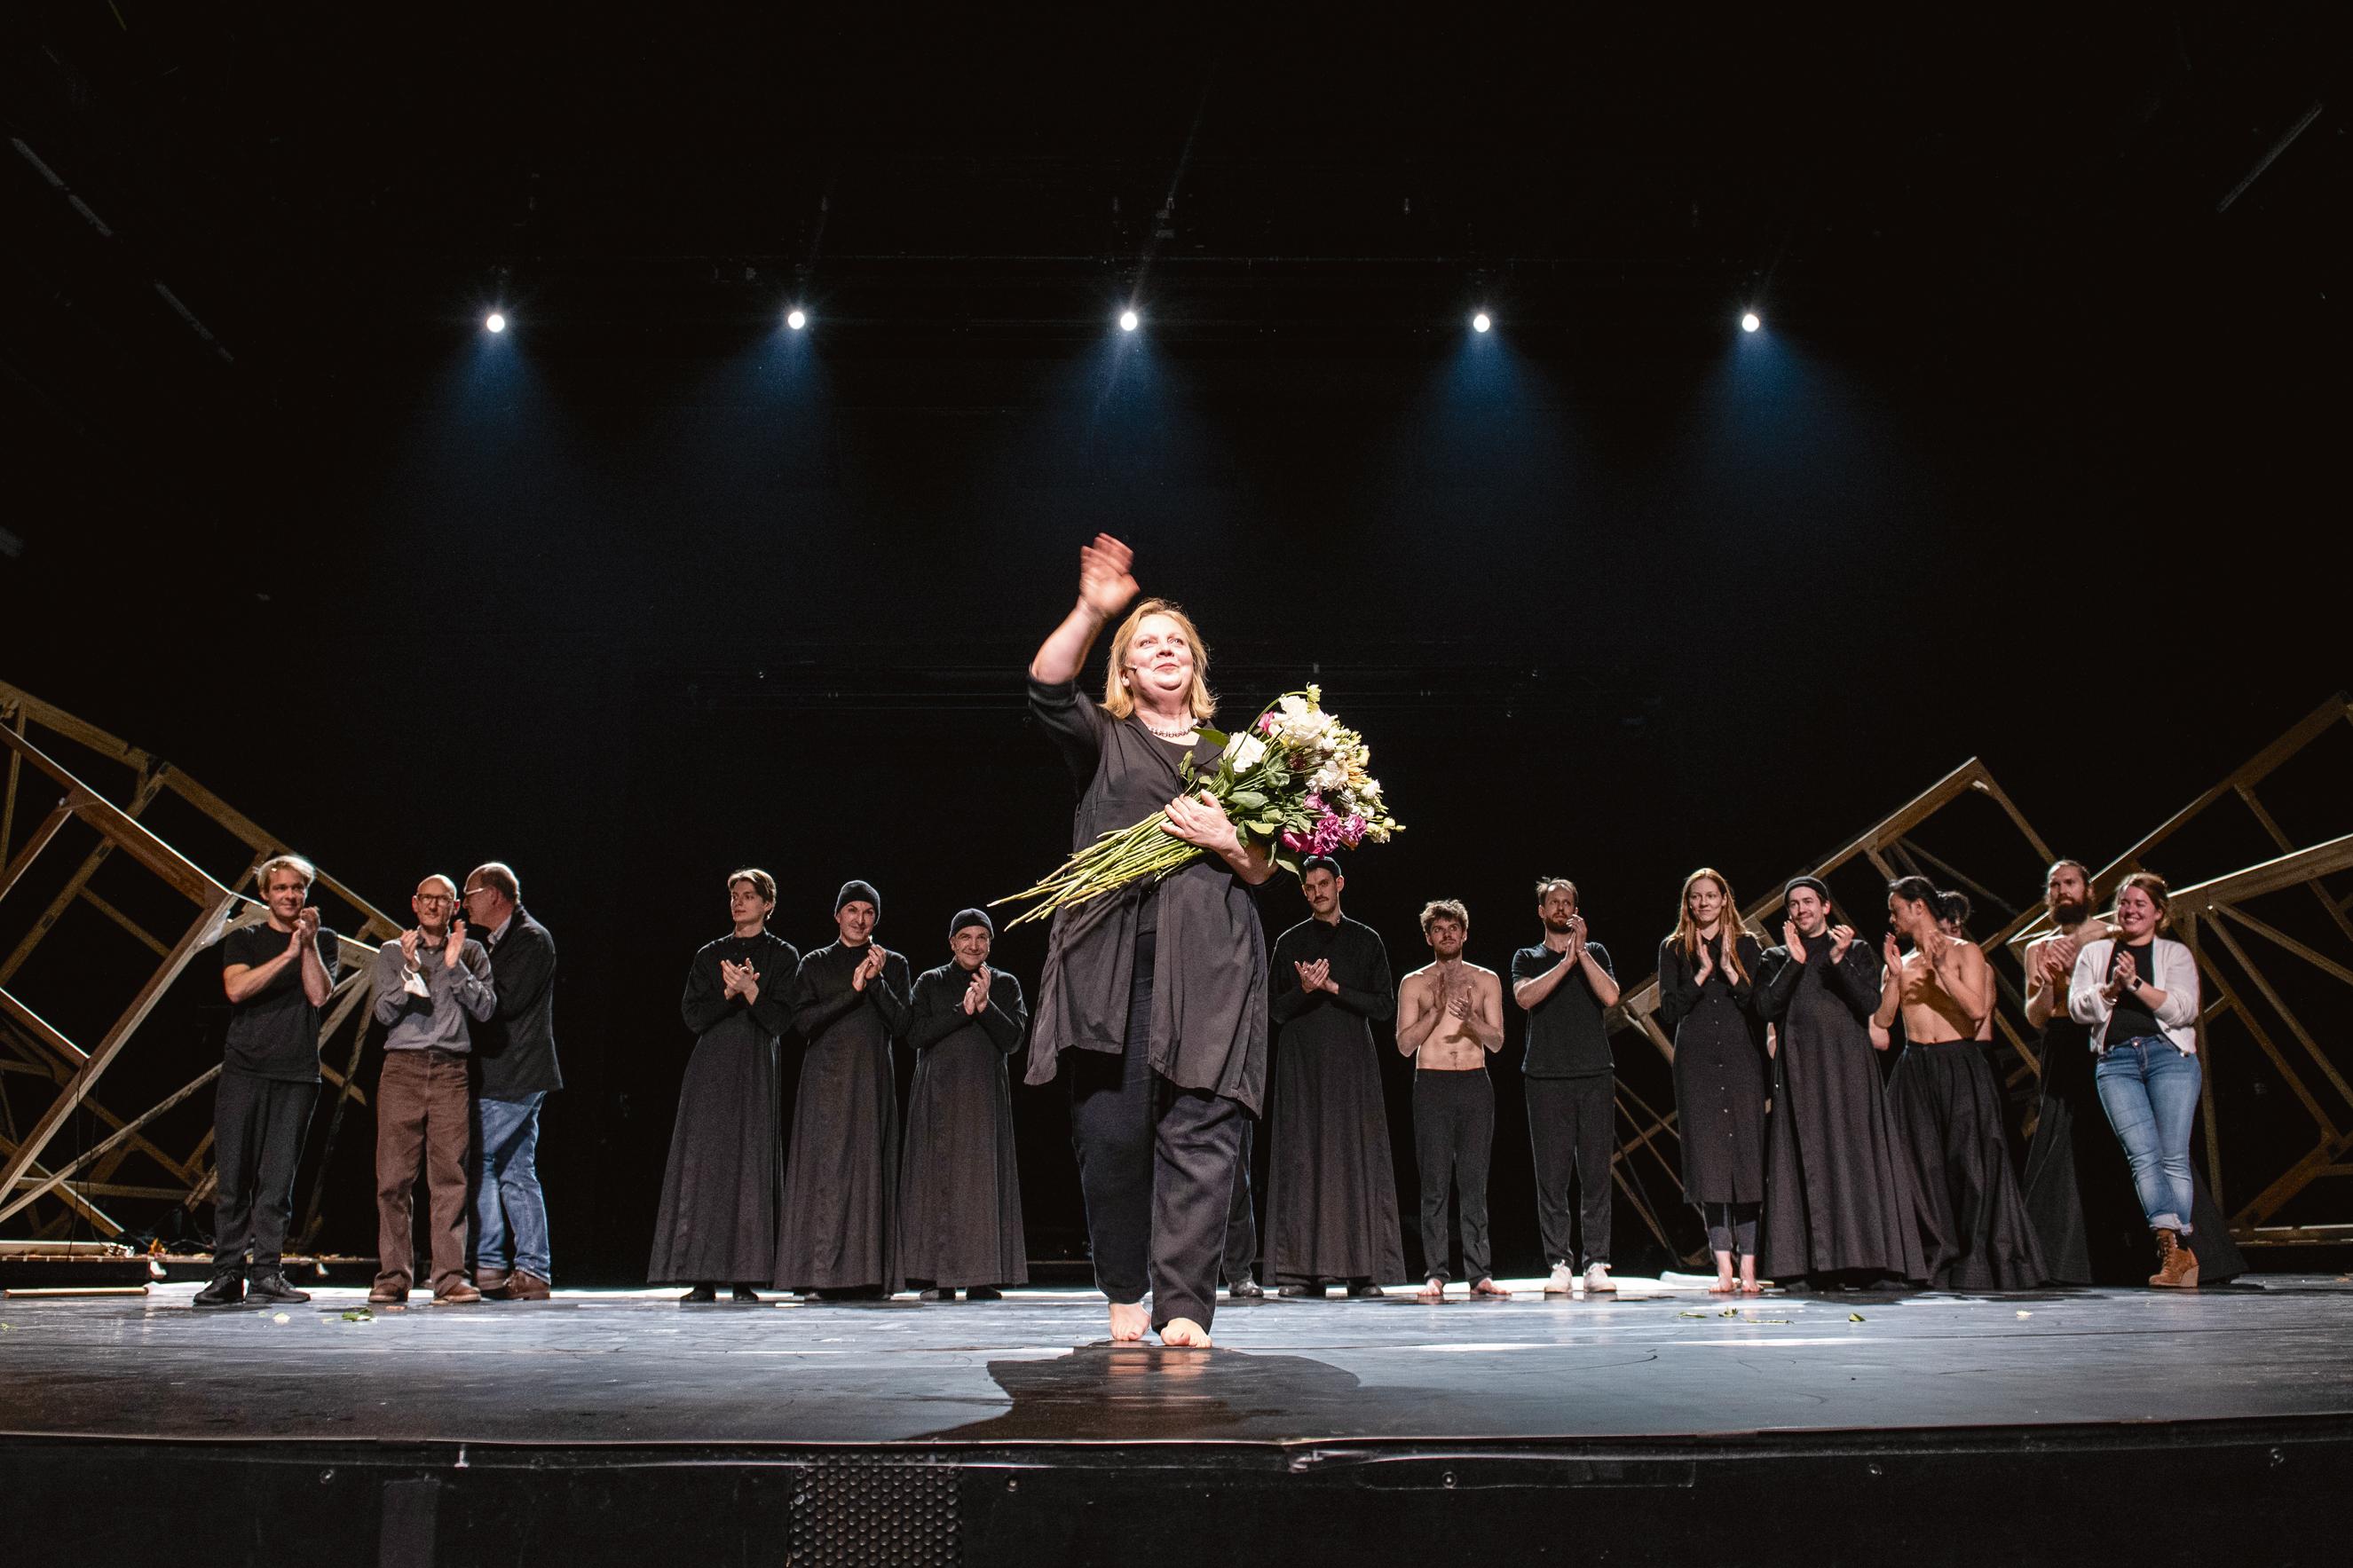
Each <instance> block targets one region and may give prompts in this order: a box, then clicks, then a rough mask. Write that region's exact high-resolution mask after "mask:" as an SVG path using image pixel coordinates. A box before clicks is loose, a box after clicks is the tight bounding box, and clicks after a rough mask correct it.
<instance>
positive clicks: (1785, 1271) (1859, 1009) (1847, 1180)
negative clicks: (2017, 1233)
mask: <svg viewBox="0 0 2353 1568" xmlns="http://www.w3.org/2000/svg"><path fill="white" fill-rule="evenodd" d="M1803 940H1804V942H1805V944H1806V953H1807V957H1806V961H1805V962H1804V963H1793V962H1792V961H1791V960H1790V956H1789V950H1788V948H1786V947H1775V948H1769V949H1767V951H1766V953H1765V963H1764V967H1763V969H1762V970H1761V971H1760V972H1759V973H1758V976H1757V992H1756V1002H1757V1016H1758V1017H1760V1018H1762V1019H1764V1020H1766V1021H1767V1022H1768V1023H1773V1024H1776V1025H1777V1026H1778V1046H1777V1047H1776V1054H1775V1056H1774V1058H1773V1068H1774V1079H1775V1090H1774V1095H1773V1109H1772V1113H1771V1115H1770V1117H1769V1118H1768V1119H1767V1129H1766V1144H1767V1149H1766V1180H1765V1190H1766V1194H1767V1195H1766V1201H1765V1216H1764V1236H1763V1237H1761V1238H1760V1239H1761V1245H1760V1247H1759V1248H1758V1254H1757V1256H1758V1259H1759V1261H1760V1262H1761V1263H1762V1264H1763V1266H1764V1269H1765V1272H1766V1273H1767V1274H1769V1275H1771V1276H1772V1277H1773V1278H1775V1279H1790V1278H1793V1277H1795V1276H1798V1275H1801V1274H1812V1275H1820V1274H1839V1273H1847V1272H1857V1273H1871V1274H1880V1275H1887V1276H1891V1277H1893V1278H1894V1279H1926V1277H1927V1275H1926V1263H1925V1261H1924V1259H1923V1258H1922V1254H1921V1251H1920V1233H1919V1231H1918V1229H1917V1227H1916V1226H1914V1224H1913V1220H1912V1215H1913V1207H1912V1205H1913V1200H1912V1194H1911V1192H1910V1189H1909V1188H1908V1187H1907V1186H1906V1185H1905V1180H1906V1175H1907V1172H1908V1167H1907V1166H1906V1165H1905V1163H1904V1156H1903V1150H1902V1149H1901V1148H1900V1147H1899V1146H1898V1144H1897V1142H1896V1140H1895V1132H1894V1127H1893V1126H1892V1125H1891V1124H1890V1122H1889V1121H1888V1115H1887V1100H1886V1097H1885V1095H1884V1094H1883V1093H1882V1091H1881V1088H1880V1078H1879V1053H1878V1052H1877V1051H1874V1050H1873V1049H1872V1048H1871V1031H1870V1028H1869V1022H1868V1021H1869V1019H1870V1017H1871V1015H1872V1014H1873V1012H1874V1011H1876V1010H1877V1009H1878V1006H1879V981H1880V973H1879V970H1880V965H1879V954H1878V953H1876V952H1873V951H1872V946H1871V944H1870V943H1869V942H1862V941H1857V942H1851V943H1849V944H1848V947H1847V950H1846V957H1845V958H1844V959H1842V960H1841V961H1839V962H1838V963H1831V939H1830V933H1829V932H1827V931H1825V932H1823V933H1822V934H1821V935H1820V936H1817V937H1808V938H1805V939H1803Z"/></svg>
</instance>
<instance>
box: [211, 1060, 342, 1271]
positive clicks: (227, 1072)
mask: <svg viewBox="0 0 2353 1568" xmlns="http://www.w3.org/2000/svg"><path fill="white" fill-rule="evenodd" d="M216 1084H217V1089H216V1093H215V1095H214V1097H213V1157H214V1158H215V1160H216V1161H217V1162H218V1163H219V1166H220V1179H219V1182H218V1184H216V1189H215V1191H214V1193H213V1268H215V1269H216V1270H218V1271H220V1272H222V1273H228V1272H231V1271H233V1270H238V1269H242V1268H244V1267H245V1251H246V1247H247V1246H248V1243H249V1244H250V1245H251V1246H252V1248H253V1266H254V1268H277V1267H279V1264H280V1259H281V1257H282V1255H283V1254H284V1252H285V1249H286V1226H288V1224H289V1223H290V1222H291V1221H292V1219H293V1217H294V1167H295V1166H297V1165H298V1164H300V1163H301V1161H302V1138H303V1134H305V1133H306V1132H308V1131H310V1129H311V1106H312V1105H313V1104H315V1103H317V1101H318V1099H319V1086H318V1084H317V1083H316V1082H315V1081H314V1082H311V1083H289V1082H285V1081H282V1080H280V1079H274V1078H255V1077H253V1076H252V1075H251V1074H249V1073H241V1072H238V1071H237V1070H236V1069H235V1068H222V1069H221V1075H220V1078H219V1079H217V1080H216Z"/></svg>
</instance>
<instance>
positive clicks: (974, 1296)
mask: <svg viewBox="0 0 2353 1568" xmlns="http://www.w3.org/2000/svg"><path fill="white" fill-rule="evenodd" d="M964 1299H965V1300H967V1301H1002V1300H1005V1292H1004V1291H1002V1290H1000V1289H997V1287H996V1286H994V1285H976V1286H974V1287H973V1288H972V1289H969V1290H966V1291H965V1293H964Z"/></svg>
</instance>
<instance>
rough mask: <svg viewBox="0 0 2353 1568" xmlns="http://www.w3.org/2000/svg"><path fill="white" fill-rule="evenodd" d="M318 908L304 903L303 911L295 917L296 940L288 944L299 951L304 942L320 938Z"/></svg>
mask: <svg viewBox="0 0 2353 1568" xmlns="http://www.w3.org/2000/svg"><path fill="white" fill-rule="evenodd" d="M318 935H319V911H318V909H317V908H316V907H315V906H313V905H311V904H304V905H303V906H302V910H301V913H299V914H297V915H296V916H295V917H294V940H293V941H292V942H290V943H288V944H287V945H288V946H290V947H292V948H293V949H294V950H295V951H297V952H300V951H301V948H302V944H303V943H305V942H315V941H316V940H318Z"/></svg>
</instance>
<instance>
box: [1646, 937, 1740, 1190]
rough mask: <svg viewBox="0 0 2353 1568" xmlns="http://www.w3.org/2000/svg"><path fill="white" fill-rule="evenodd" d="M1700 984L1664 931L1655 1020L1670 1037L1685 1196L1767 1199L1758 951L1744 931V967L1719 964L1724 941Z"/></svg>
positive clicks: (1719, 941) (1715, 947)
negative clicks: (1755, 1004) (1739, 971)
mask: <svg viewBox="0 0 2353 1568" xmlns="http://www.w3.org/2000/svg"><path fill="white" fill-rule="evenodd" d="M1711 946H1712V948H1713V950H1714V952H1715V955H1716V958H1715V968H1714V969H1713V970H1712V971H1710V972H1709V974H1708V977H1707V983H1706V984H1704V985H1703V984H1700V983H1699V982H1698V980H1697V979H1696V978H1695V974H1696V972H1697V970H1698V965H1697V964H1696V963H1694V962H1693V961H1692V960H1691V959H1689V958H1687V957H1685V956H1684V955H1683V952H1681V950H1679V949H1678V948H1677V947H1676V946H1675V941H1674V938H1672V937H1669V938H1668V939H1667V940H1666V941H1664V942H1661V943H1659V1026H1660V1027H1662V1028H1663V1029H1665V1030H1666V1031H1667V1033H1668V1034H1669V1035H1670V1036H1672V1037H1673V1039H1674V1042H1675V1125H1676V1128H1677V1130H1678V1131H1679V1132H1680V1133H1681V1134H1682V1142H1683V1201H1684V1202H1685V1203H1688V1204H1753V1203H1762V1202H1763V1201H1764V1198H1765V1096H1766V1090H1767V1060H1766V1056H1765V1039H1764V1035H1763V1031H1761V1030H1760V1029H1759V1028H1758V1027H1757V1019H1756V1016H1755V1014H1754V1013H1753V1012H1752V1011H1751V1009H1750V1006H1749V997H1750V992H1751V991H1752V990H1753V989H1754V987H1755V984H1756V976H1757V970H1758V968H1759V967H1760V966H1761V965H1762V963H1763V962H1764V953H1763V952H1762V950H1760V949H1759V948H1758V947H1757V939H1756V938H1755V937H1753V936H1750V935H1748V934H1747V933H1746V931H1744V932H1742V933H1741V935H1740V939H1739V942H1738V945H1737V946H1736V948H1735V949H1734V951H1735V952H1737V953H1738V954H1739V957H1740V963H1741V966H1742V968H1743V970H1744V971H1745V973H1744V975H1743V976H1742V977H1740V978H1738V979H1735V978H1733V977H1732V976H1731V975H1729V974H1728V973H1726V972H1725V966H1724V959H1723V954H1724V939H1723V938H1722V937H1721V936H1718V937H1717V938H1716V940H1715V942H1714V943H1712V944H1711Z"/></svg>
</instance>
